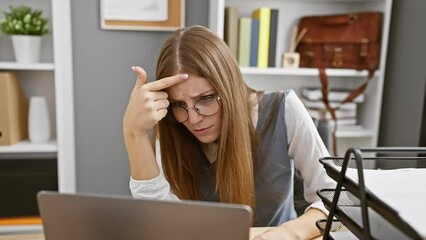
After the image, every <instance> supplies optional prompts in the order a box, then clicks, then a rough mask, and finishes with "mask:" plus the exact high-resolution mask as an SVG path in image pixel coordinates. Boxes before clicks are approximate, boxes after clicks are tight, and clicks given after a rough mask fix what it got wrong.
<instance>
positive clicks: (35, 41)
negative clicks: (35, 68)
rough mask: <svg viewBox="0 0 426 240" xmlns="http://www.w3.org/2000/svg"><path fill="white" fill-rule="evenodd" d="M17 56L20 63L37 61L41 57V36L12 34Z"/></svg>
mask: <svg viewBox="0 0 426 240" xmlns="http://www.w3.org/2000/svg"><path fill="white" fill-rule="evenodd" d="M12 43H13V50H14V51H15V58H16V61H17V62H20V63H35V62H38V61H39V59H40V47H41V36H30V35H12Z"/></svg>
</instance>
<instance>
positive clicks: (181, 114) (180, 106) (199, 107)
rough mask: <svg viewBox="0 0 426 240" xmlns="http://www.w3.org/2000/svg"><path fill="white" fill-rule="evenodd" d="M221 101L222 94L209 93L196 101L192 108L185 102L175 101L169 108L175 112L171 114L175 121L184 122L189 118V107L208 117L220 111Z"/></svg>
mask: <svg viewBox="0 0 426 240" xmlns="http://www.w3.org/2000/svg"><path fill="white" fill-rule="evenodd" d="M219 101H220V96H218V95H207V96H202V97H201V98H200V99H199V100H198V101H196V102H195V104H194V107H192V108H190V107H188V106H187V105H186V103H185V102H175V103H171V104H170V106H169V107H168V109H169V111H171V112H172V113H173V114H170V116H171V117H172V120H173V121H175V122H178V123H183V122H185V121H186V120H188V118H189V114H188V110H189V109H194V110H195V111H196V112H197V113H198V114H200V115H202V116H206V117H208V116H213V115H215V114H216V113H217V112H218V111H219Z"/></svg>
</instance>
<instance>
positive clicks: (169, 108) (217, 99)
mask: <svg viewBox="0 0 426 240" xmlns="http://www.w3.org/2000/svg"><path fill="white" fill-rule="evenodd" d="M214 95H215V94H213V96H214ZM214 100H216V102H217V104H218V108H217V111H216V112H215V113H213V114H202V113H200V112H199V111H198V109H197V108H196V107H195V106H196V105H197V103H198V102H200V101H205V99H202V98H200V99H198V100H197V101H196V102H195V103H194V105H193V106H192V107H188V106H186V107H181V106H169V107H168V108H167V110H168V114H169V117H170V119H171V120H172V122H175V123H184V122H186V121H188V119H189V112H188V110H189V109H194V111H195V112H196V113H198V114H200V115H201V116H204V117H210V116H213V115H215V114H216V113H218V112H219V109H220V100H221V96H220V95H216V96H215V97H214ZM173 108H182V109H184V110H185V111H186V119H185V120H184V121H178V120H177V119H176V117H175V114H174V113H173Z"/></svg>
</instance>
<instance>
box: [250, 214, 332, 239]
mask: <svg viewBox="0 0 426 240" xmlns="http://www.w3.org/2000/svg"><path fill="white" fill-rule="evenodd" d="M324 218H326V215H325V214H324V213H323V212H322V211H320V210H318V209H314V208H311V209H309V210H307V211H306V212H305V213H304V214H303V215H302V216H300V217H298V218H296V219H294V220H291V221H288V222H285V223H283V224H281V225H280V226H278V227H276V228H273V229H271V230H269V231H266V232H264V233H262V234H260V235H259V236H256V237H255V238H254V239H253V240H279V239H312V238H314V237H316V236H319V235H320V234H321V233H320V231H319V229H318V228H317V227H316V225H315V222H316V221H317V220H319V219H324Z"/></svg>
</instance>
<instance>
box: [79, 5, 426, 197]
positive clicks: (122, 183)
mask: <svg viewBox="0 0 426 240" xmlns="http://www.w3.org/2000/svg"><path fill="white" fill-rule="evenodd" d="M71 4H72V6H71V7H72V30H73V57H74V60H73V63H74V81H75V84H74V91H75V115H76V116H75V118H76V119H75V122H76V151H77V153H76V156H77V191H78V192H97V193H111V194H129V190H128V180H129V178H128V177H129V170H128V160H127V154H126V152H125V148H124V144H123V138H122V116H123V113H124V110H125V107H126V105H127V101H128V96H129V93H130V91H131V89H132V87H133V85H134V81H135V76H134V74H133V72H132V71H131V69H130V67H131V66H132V65H140V66H143V67H144V68H145V69H146V70H147V72H148V76H151V77H153V76H154V70H155V60H156V58H157V54H158V51H159V48H160V46H161V44H162V42H163V40H164V39H165V38H166V37H167V36H168V34H170V33H168V32H147V31H112V30H108V31H106V30H101V29H100V21H99V1H98V0H96V1H83V0H74V1H71ZM425 9H426V1H424V0H408V1H405V0H404V1H403V0H394V7H393V12H392V14H393V16H392V23H391V24H392V25H391V32H390V41H389V53H388V56H389V58H388V61H387V63H388V64H387V70H386V80H385V88H384V96H383V101H384V102H383V111H382V121H381V129H380V141H379V145H381V146H417V144H418V141H419V137H420V127H421V116H422V109H423V97H424V89H425V78H426V73H425V71H426V66H425V60H424V56H426V48H425V47H424V43H425V42H426V36H425V30H426V28H424V26H423V24H424V23H426V15H424V14H423V11H424V10H425ZM186 23H187V25H193V24H199V25H204V26H207V23H208V0H186Z"/></svg>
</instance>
